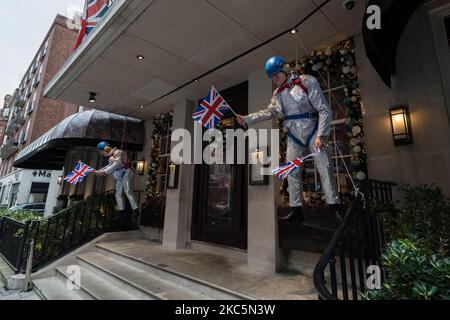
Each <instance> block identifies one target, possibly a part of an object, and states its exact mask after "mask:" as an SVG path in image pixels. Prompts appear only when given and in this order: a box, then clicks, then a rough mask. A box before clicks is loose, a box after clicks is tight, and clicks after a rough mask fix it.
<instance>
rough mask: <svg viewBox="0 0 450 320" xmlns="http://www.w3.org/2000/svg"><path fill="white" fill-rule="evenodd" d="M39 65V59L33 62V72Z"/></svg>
mask: <svg viewBox="0 0 450 320" xmlns="http://www.w3.org/2000/svg"><path fill="white" fill-rule="evenodd" d="M37 67H38V62H37V61H34V62H33V65H32V66H31V72H33V73H34V72H35V71H36V69H37Z"/></svg>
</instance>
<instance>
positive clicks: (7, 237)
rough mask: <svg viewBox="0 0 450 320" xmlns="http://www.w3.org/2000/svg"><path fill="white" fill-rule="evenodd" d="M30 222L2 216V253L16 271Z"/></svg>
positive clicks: (0, 225)
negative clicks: (21, 221)
mask: <svg viewBox="0 0 450 320" xmlns="http://www.w3.org/2000/svg"><path fill="white" fill-rule="evenodd" d="M29 227H30V223H29V222H28V223H20V222H18V221H15V220H13V219H10V218H8V217H3V218H0V255H1V256H2V257H3V259H4V260H5V261H6V262H7V263H8V264H9V265H10V267H11V268H12V269H13V270H14V271H16V272H17V271H18V270H19V267H20V264H21V253H22V252H23V249H24V245H25V239H26V235H27V234H28V231H29Z"/></svg>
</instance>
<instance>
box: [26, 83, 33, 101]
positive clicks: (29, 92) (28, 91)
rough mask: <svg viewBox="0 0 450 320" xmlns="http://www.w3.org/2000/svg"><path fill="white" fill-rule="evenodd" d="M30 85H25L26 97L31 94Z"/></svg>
mask: <svg viewBox="0 0 450 320" xmlns="http://www.w3.org/2000/svg"><path fill="white" fill-rule="evenodd" d="M32 90H33V89H32V86H28V87H27V91H26V94H25V96H26V97H27V98H28V97H29V96H30V95H31V92H32Z"/></svg>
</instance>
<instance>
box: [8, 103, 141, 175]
mask: <svg viewBox="0 0 450 320" xmlns="http://www.w3.org/2000/svg"><path fill="white" fill-rule="evenodd" d="M100 141H108V142H110V143H111V144H112V145H113V146H117V147H120V146H121V145H122V141H123V145H124V149H126V150H136V151H142V149H143V146H144V141H145V126H144V123H143V122H142V121H141V120H138V119H135V118H130V117H124V116H119V115H116V114H111V113H107V112H103V111H98V110H89V111H85V112H81V113H76V114H73V115H71V116H69V117H67V118H66V119H64V120H63V121H61V122H60V123H59V124H58V125H56V126H54V127H53V128H52V129H50V130H49V131H47V132H46V133H45V134H43V135H42V136H41V137H39V138H38V139H36V140H35V141H34V142H33V143H31V144H29V145H28V146H27V147H25V148H24V149H22V151H20V152H19V153H18V155H17V157H16V161H15V162H14V164H13V165H14V167H17V168H27V169H47V170H60V169H62V167H63V166H64V160H65V157H66V153H67V151H68V150H70V149H72V148H76V147H77V146H96V145H97V144H98V143H99V142H100Z"/></svg>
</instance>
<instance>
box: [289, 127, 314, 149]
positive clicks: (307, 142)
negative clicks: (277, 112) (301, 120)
mask: <svg viewBox="0 0 450 320" xmlns="http://www.w3.org/2000/svg"><path fill="white" fill-rule="evenodd" d="M317 129H319V122H316V125H315V127H314V130H313V132H311V134H310V135H309V136H308V138H307V139H306V144H304V143H303V142H302V141H301V140H300V139H299V138H297V137H296V136H295V135H294V134H293V133H292V132H291V131H288V137H289V138H291V140H292V141H294V143H296V144H298V145H299V146H301V147H304V148H308V147H309V145H310V144H311V140H312V138H314V136H315V134H316V132H317Z"/></svg>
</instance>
